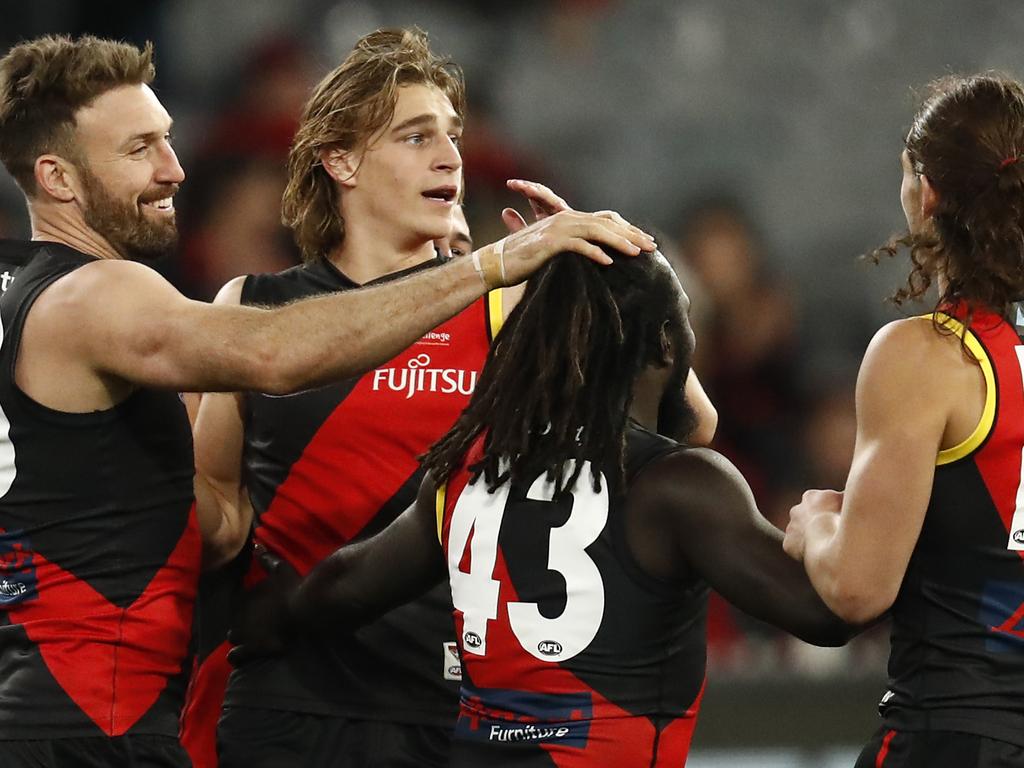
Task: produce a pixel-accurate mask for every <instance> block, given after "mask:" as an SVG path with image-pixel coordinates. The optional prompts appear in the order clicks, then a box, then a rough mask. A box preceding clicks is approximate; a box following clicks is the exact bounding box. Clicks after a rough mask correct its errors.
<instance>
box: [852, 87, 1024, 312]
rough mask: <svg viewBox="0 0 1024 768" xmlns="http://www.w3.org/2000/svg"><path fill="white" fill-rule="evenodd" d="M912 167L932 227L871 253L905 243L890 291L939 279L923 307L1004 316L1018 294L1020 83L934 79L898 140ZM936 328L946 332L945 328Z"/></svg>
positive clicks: (1023, 190) (1022, 267) (1022, 191)
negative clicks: (901, 280) (900, 276)
mask: <svg viewBox="0 0 1024 768" xmlns="http://www.w3.org/2000/svg"><path fill="white" fill-rule="evenodd" d="M906 149H907V156H908V159H909V160H910V162H911V164H912V165H913V168H914V171H915V172H916V173H918V174H921V175H924V176H926V177H927V178H928V181H929V182H930V183H931V185H932V187H933V188H934V189H935V191H936V192H937V193H938V206H937V208H936V211H935V213H934V214H933V216H932V223H933V225H934V226H929V227H927V228H926V229H925V230H923V231H921V232H917V233H913V234H912V233H909V232H907V233H904V234H902V235H898V236H896V237H893V238H892V239H891V240H889V242H888V243H886V244H885V245H883V246H881V247H880V248H877V249H875V251H874V252H873V253H872V254H870V257H871V258H872V259H873V260H874V261H875V262H877V261H879V259H880V258H881V257H883V256H893V255H895V254H896V253H897V252H899V251H900V250H902V249H904V248H906V249H908V250H909V252H910V261H911V271H910V274H909V276H908V277H907V281H906V284H905V285H904V287H902V288H901V289H899V290H898V291H896V293H895V294H894V295H893V296H892V297H890V298H891V300H892V301H893V302H894V303H896V304H897V305H899V304H902V303H904V302H905V301H908V300H917V299H920V298H921V297H922V296H924V294H925V293H926V292H927V291H928V289H929V288H930V287H931V285H932V284H933V282H935V278H936V277H937V276H938V275H940V274H941V275H942V276H943V277H944V279H945V280H944V287H943V289H942V290H940V291H939V296H938V300H937V302H936V304H935V307H934V310H933V320H934V322H935V324H936V327H937V328H938V329H939V330H940V331H943V330H944V328H943V327H942V326H941V323H940V320H939V315H938V313H939V312H940V311H942V310H944V309H945V308H948V307H951V306H957V305H963V306H964V307H965V312H966V317H965V325H966V326H970V324H971V317H972V316H973V312H974V309H975V308H977V307H987V308H989V309H991V310H992V311H994V312H996V313H998V314H1001V315H1003V316H1006V315H1007V314H1008V312H1009V310H1010V305H1011V304H1012V303H1013V302H1014V301H1017V300H1019V299H1020V298H1022V297H1024V87H1022V86H1021V84H1020V83H1018V82H1016V81H1015V80H1012V79H1010V78H1008V77H1004V76H1002V75H998V74H989V75H976V76H972V77H960V76H949V77H944V78H941V79H939V80H936V81H935V82H933V83H931V84H930V86H929V95H928V97H927V98H926V99H925V101H924V103H923V105H922V106H921V108H920V109H919V110H918V112H917V115H916V116H915V117H914V122H913V124H912V125H911V128H910V132H909V133H908V135H907V138H906ZM945 330H946V332H951V331H949V330H948V329H945Z"/></svg>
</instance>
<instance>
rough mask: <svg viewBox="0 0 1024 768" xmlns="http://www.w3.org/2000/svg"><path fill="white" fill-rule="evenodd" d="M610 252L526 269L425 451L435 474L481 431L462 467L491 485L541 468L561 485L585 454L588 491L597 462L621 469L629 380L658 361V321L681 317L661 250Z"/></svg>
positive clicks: (596, 480)
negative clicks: (483, 355) (604, 261)
mask: <svg viewBox="0 0 1024 768" xmlns="http://www.w3.org/2000/svg"><path fill="white" fill-rule="evenodd" d="M610 255H612V257H613V258H614V259H615V263H614V265H612V266H610V267H602V266H599V265H597V264H595V263H593V262H591V261H589V260H586V259H583V258H580V257H579V256H577V255H575V254H571V253H565V254H560V255H558V256H556V257H555V258H554V259H552V260H551V261H550V262H549V263H548V264H547V265H545V266H544V267H543V268H541V269H540V270H539V271H538V272H537V273H536V275H535V276H534V277H533V278H532V279H531V280H530V282H529V284H528V285H527V288H526V292H525V294H524V295H523V298H522V300H521V301H520V303H519V305H518V306H517V307H516V308H515V310H513V312H512V313H511V314H510V315H509V318H508V320H507V322H506V323H505V326H504V327H503V328H502V332H501V333H500V334H499V335H498V337H497V338H496V339H495V342H494V344H493V345H492V346H491V349H490V352H489V354H488V356H487V362H486V364H485V366H484V369H483V372H482V373H481V375H480V380H479V382H478V383H477V387H476V390H475V391H474V393H473V397H472V398H471V399H470V402H469V406H468V407H467V408H466V410H465V411H464V412H463V413H462V415H461V416H460V417H459V419H458V421H457V422H456V423H455V425H454V426H453V427H452V428H451V430H450V431H449V432H448V433H447V434H446V435H445V436H444V437H442V438H441V439H440V440H438V441H437V443H435V444H434V445H433V447H431V449H430V450H429V451H428V452H427V454H426V455H425V456H424V457H423V464H424V467H425V468H426V469H427V470H428V471H429V472H430V473H431V474H432V475H433V477H434V478H435V480H438V481H444V480H446V479H447V478H448V476H449V475H450V474H451V473H452V471H453V470H454V469H456V468H457V467H458V466H459V464H460V463H461V461H462V460H463V457H464V456H465V454H466V452H467V451H468V450H469V447H470V445H471V444H472V443H473V442H474V440H476V439H477V437H478V436H479V435H480V434H481V433H484V435H485V437H484V443H483V454H484V455H483V458H482V459H481V461H480V462H478V463H476V464H474V465H473V466H472V467H470V471H471V472H473V473H474V475H476V476H478V475H479V474H480V473H482V474H483V477H484V480H485V481H486V483H487V487H488V490H489V491H491V492H493V491H494V490H496V489H497V488H498V487H499V486H501V485H502V484H503V483H505V482H506V481H511V482H513V483H514V482H517V481H522V480H526V479H529V477H532V476H536V475H537V474H538V473H539V472H544V473H546V476H547V479H548V480H549V481H551V482H553V483H554V485H555V493H556V494H557V493H561V492H562V491H564V490H565V489H567V488H571V487H573V485H574V484H575V483H576V481H577V479H578V478H579V476H580V472H581V471H582V468H583V465H584V462H585V461H590V462H591V473H592V482H593V485H594V489H595V491H597V490H600V486H601V479H600V478H601V474H602V473H603V474H605V476H607V477H609V478H616V479H618V480H619V481H621V479H622V478H623V475H624V455H625V442H626V419H627V416H628V414H629V409H630V405H631V403H632V399H633V384H634V380H635V379H636V377H637V376H638V374H639V373H640V372H641V371H642V370H643V369H644V368H646V367H647V366H648V365H651V364H659V365H664V364H667V360H666V359H665V358H666V355H665V350H664V346H663V343H662V328H663V325H664V323H665V321H666V320H669V322H670V323H677V324H680V323H681V320H680V319H678V317H677V314H676V313H673V311H672V307H673V306H675V305H676V304H677V302H678V300H679V299H678V294H677V290H678V289H677V288H676V287H675V282H674V281H673V280H672V279H671V278H670V276H669V268H668V267H667V266H664V263H665V262H664V257H662V256H661V255H660V254H657V255H656V254H651V253H645V254H641V255H640V256H637V257H635V258H625V257H618V256H616V255H615V254H610ZM659 261H660V262H661V264H659ZM618 485H621V483H619V484H618Z"/></svg>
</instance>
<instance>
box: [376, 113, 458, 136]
mask: <svg viewBox="0 0 1024 768" xmlns="http://www.w3.org/2000/svg"><path fill="white" fill-rule="evenodd" d="M436 123H437V118H436V117H435V116H434V115H428V114H423V115H416V117H410V118H409V119H408V120H403V121H402V122H401V123H399V124H398V125H396V126H395V127H394V128H392V129H391V133H400V132H402V131H404V130H407V129H409V128H416V127H420V126H428V125H431V126H432V125H435V124H436ZM452 124H453V126H454V127H455V128H462V118H461V117H459V116H458V115H455V116H453V117H452Z"/></svg>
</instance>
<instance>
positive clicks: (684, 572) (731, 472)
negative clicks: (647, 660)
mask: <svg viewBox="0 0 1024 768" xmlns="http://www.w3.org/2000/svg"><path fill="white" fill-rule="evenodd" d="M630 497H631V505H630V510H631V511H630V527H629V536H630V545H631V547H632V549H633V551H634V552H635V553H636V554H637V557H638V559H639V560H640V563H641V564H642V565H643V566H644V567H645V568H646V569H647V570H648V571H650V572H651V573H652V574H653V575H656V576H659V577H661V578H665V579H681V578H687V577H691V576H693V575H698V576H700V577H702V578H703V579H704V580H705V581H707V583H708V584H709V585H711V587H712V588H714V589H715V590H716V591H718V592H719V593H720V594H721V595H722V596H723V597H724V598H725V599H726V600H728V601H729V602H731V603H732V604H733V605H735V606H736V607H738V608H740V609H741V610H743V611H744V612H746V613H749V614H750V615H751V616H754V617H756V618H758V619H761V620H763V621H767V622H769V623H771V624H774V625H776V626H778V627H780V628H782V629H784V630H786V631H787V632H790V633H792V634H794V635H796V636H797V637H799V638H801V639H803V640H806V641H807V642H810V643H814V644H815V645H841V644H843V643H844V642H845V641H846V640H847V639H848V637H849V636H850V634H851V633H852V631H853V630H852V628H851V627H849V626H847V625H846V624H844V623H843V622H842V621H841V620H840V619H839V618H837V617H836V616H835V615H834V614H833V613H832V612H831V611H829V609H828V608H827V607H826V606H825V604H824V603H823V602H822V600H821V598H820V597H818V594H817V593H816V592H815V591H814V587H812V586H811V583H810V580H809V579H808V578H807V574H806V573H804V571H803V569H802V568H800V567H797V568H794V567H793V566H794V565H797V564H796V563H794V562H793V561H792V560H791V559H790V558H789V557H787V555H786V553H785V552H784V551H783V549H782V532H781V531H779V530H778V529H777V528H775V527H774V526H772V525H771V524H770V523H769V522H768V521H767V520H766V519H765V518H764V517H763V516H762V515H761V513H760V512H759V511H758V509H757V504H756V503H755V501H754V497H753V494H752V493H751V491H750V487H749V486H748V485H747V483H746V481H745V480H744V479H743V476H742V475H740V473H739V471H738V470H737V469H736V467H734V466H733V465H732V464H731V463H730V462H729V461H728V459H726V458H725V457H724V456H721V455H720V454H718V453H716V452H714V451H711V450H708V449H703V448H695V449H690V450H686V451H682V452H680V453H676V454H672V455H670V456H668V457H666V458H664V459H662V460H660V461H658V462H657V463H656V464H655V465H653V466H651V467H649V468H647V469H646V470H644V472H643V473H642V474H641V475H640V477H639V478H638V479H637V481H636V483H635V484H634V487H633V489H632V490H631V491H630ZM634 515H635V518H634Z"/></svg>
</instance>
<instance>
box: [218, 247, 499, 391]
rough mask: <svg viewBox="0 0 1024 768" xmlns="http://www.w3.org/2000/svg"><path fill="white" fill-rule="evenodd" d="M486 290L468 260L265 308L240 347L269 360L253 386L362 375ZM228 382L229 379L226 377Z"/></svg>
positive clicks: (290, 387)
mask: <svg viewBox="0 0 1024 768" xmlns="http://www.w3.org/2000/svg"><path fill="white" fill-rule="evenodd" d="M483 293H484V286H483V282H482V281H481V279H480V276H479V274H478V273H477V272H476V270H475V269H474V268H473V265H472V263H471V262H470V260H469V259H457V260H455V261H453V262H451V263H449V264H447V265H445V266H443V267H439V268H437V269H430V270H426V271H424V272H421V273H418V274H416V275H414V276H411V277H409V278H406V279H404V280H399V281H395V282H393V283H388V284H386V285H381V286H377V287H373V288H367V289H363V290H358V291H346V292H343V293H338V294H332V295H330V296H323V297H319V298H316V299H310V300H306V301H300V302H295V303H293V304H290V305H288V306H285V307H282V308H281V309H278V310H272V311H270V312H266V313H261V314H262V315H263V316H262V317H261V318H260V322H258V323H251V324H250V325H249V327H248V328H246V329H244V332H243V338H241V339H240V340H239V346H240V347H242V348H246V349H248V350H250V352H251V353H252V354H254V355H256V358H257V359H260V360H262V362H263V365H261V366H259V368H258V369H257V370H256V371H254V372H253V373H254V374H255V376H256V379H255V380H253V381H248V382H246V384H247V386H248V387H249V388H253V389H258V390H263V391H267V392H271V393H287V392H292V391H295V390H298V389H305V388H309V387H315V386H319V385H322V384H326V383H329V382H332V381H337V380H339V379H344V378H348V377H350V376H354V375H358V374H360V373H362V372H364V371H366V370H369V369H370V368H372V367H374V366H375V365H379V364H380V363H383V362H384V361H386V360H388V359H390V358H392V357H394V356H395V355H396V354H398V353H399V352H401V351H402V350H403V349H405V348H407V347H408V346H410V345H411V344H412V343H413V342H414V341H416V340H417V339H418V338H420V337H421V336H422V335H423V334H424V333H426V332H427V331H429V330H430V329H431V328H434V327H436V326H438V325H440V324H441V323H442V322H444V321H445V320H447V319H449V318H450V317H452V316H454V315H455V314H457V313H458V312H460V311H461V310H463V309H465V308H466V307H467V306H469V304H471V303H472V302H473V301H474V300H476V299H477V298H479V297H480V296H482V295H483ZM224 384H228V382H224Z"/></svg>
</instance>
